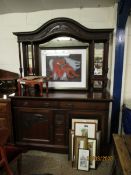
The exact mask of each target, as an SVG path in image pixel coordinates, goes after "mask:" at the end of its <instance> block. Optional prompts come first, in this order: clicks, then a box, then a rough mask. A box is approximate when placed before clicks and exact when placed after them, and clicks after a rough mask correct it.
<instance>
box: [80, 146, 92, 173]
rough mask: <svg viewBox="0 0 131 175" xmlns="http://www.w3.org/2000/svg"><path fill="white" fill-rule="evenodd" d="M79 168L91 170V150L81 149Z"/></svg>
mask: <svg viewBox="0 0 131 175" xmlns="http://www.w3.org/2000/svg"><path fill="white" fill-rule="evenodd" d="M78 170H84V171H89V150H87V149H79V155H78Z"/></svg>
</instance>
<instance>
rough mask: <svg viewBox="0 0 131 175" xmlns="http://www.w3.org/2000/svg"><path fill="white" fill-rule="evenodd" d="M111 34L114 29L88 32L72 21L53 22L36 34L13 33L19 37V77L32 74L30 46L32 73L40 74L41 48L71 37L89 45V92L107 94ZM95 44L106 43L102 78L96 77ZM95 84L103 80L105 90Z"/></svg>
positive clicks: (57, 19)
mask: <svg viewBox="0 0 131 175" xmlns="http://www.w3.org/2000/svg"><path fill="white" fill-rule="evenodd" d="M112 32H113V29H88V28H86V27H85V26H83V25H81V24H80V23H78V22H76V21H74V20H73V19H69V18H55V19H52V20H50V21H48V22H46V23H45V24H44V25H42V26H41V27H39V28H38V29H37V30H35V31H31V32H14V33H13V34H14V35H16V36H17V37H18V47H19V62H20V75H21V77H22V76H23V75H24V76H27V75H28V74H29V62H28V55H29V54H28V53H29V46H30V47H31V58H32V74H33V75H40V59H39V45H40V44H41V43H46V42H48V41H50V40H51V39H54V38H57V37H60V36H66V37H72V38H75V39H77V40H78V41H82V42H84V43H89V71H88V76H89V77H88V85H89V86H88V87H89V91H93V90H99V91H105V90H106V86H107V73H108V51H109V38H110V34H111V33H112ZM95 43H103V44H104V50H103V70H102V71H103V72H102V75H94V49H95ZM21 50H22V52H23V54H22V53H21ZM22 62H23V65H22ZM94 81H102V87H94Z"/></svg>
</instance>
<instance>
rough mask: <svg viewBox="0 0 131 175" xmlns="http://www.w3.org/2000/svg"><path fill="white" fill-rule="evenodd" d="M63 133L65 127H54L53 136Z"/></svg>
mask: <svg viewBox="0 0 131 175" xmlns="http://www.w3.org/2000/svg"><path fill="white" fill-rule="evenodd" d="M64 133H65V126H64V125H61V126H58V125H57V126H55V134H64Z"/></svg>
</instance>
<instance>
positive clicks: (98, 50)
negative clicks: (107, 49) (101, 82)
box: [94, 43, 104, 75]
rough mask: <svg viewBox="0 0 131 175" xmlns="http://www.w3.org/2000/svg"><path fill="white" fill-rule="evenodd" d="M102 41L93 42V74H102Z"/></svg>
mask: <svg viewBox="0 0 131 175" xmlns="http://www.w3.org/2000/svg"><path fill="white" fill-rule="evenodd" d="M103 51H104V43H95V48H94V75H102V68H103Z"/></svg>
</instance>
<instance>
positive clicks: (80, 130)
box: [75, 122, 96, 139]
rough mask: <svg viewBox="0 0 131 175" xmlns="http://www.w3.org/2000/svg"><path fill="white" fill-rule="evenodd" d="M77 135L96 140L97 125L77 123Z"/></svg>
mask: <svg viewBox="0 0 131 175" xmlns="http://www.w3.org/2000/svg"><path fill="white" fill-rule="evenodd" d="M75 135H76V136H86V137H88V138H93V139H95V138H96V123H88V122H75Z"/></svg>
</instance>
